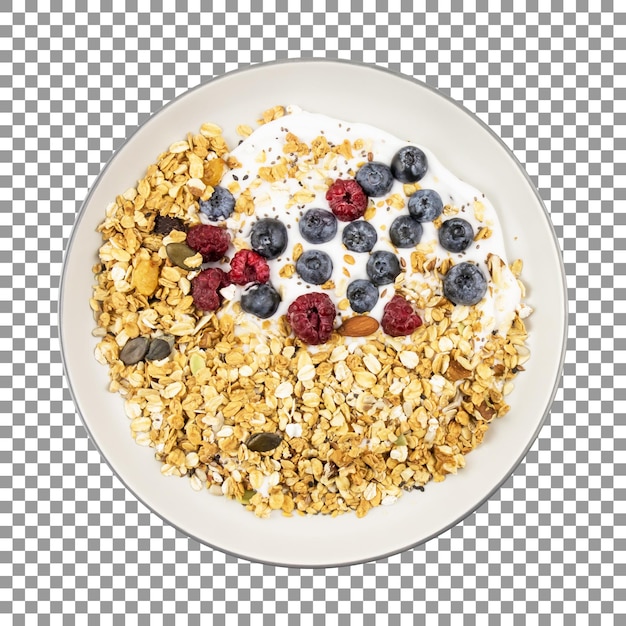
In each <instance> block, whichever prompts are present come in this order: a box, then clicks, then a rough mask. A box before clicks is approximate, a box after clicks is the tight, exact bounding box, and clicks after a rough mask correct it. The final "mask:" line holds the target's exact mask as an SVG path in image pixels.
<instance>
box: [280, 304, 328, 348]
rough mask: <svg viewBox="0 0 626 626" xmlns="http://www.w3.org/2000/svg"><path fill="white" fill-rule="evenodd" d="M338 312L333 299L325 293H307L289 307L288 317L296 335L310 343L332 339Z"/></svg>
mask: <svg viewBox="0 0 626 626" xmlns="http://www.w3.org/2000/svg"><path fill="white" fill-rule="evenodd" d="M336 314H337V311H336V310H335V305H334V304H333V301H332V300H331V299H330V298H329V297H328V296H327V295H326V294H325V293H306V294H304V295H303V296H299V297H298V298H296V299H295V300H294V301H293V302H292V303H291V304H290V305H289V308H288V309H287V319H288V320H289V324H291V328H292V329H293V332H294V333H295V335H296V337H298V338H299V339H302V341H304V342H305V343H308V344H310V345H317V344H320V343H324V342H326V341H328V340H329V339H330V335H331V333H332V332H333V322H334V321H335V315H336Z"/></svg>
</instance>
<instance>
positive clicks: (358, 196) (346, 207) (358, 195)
mask: <svg viewBox="0 0 626 626" xmlns="http://www.w3.org/2000/svg"><path fill="white" fill-rule="evenodd" d="M326 200H328V204H330V208H331V209H332V212H333V213H334V214H335V215H336V216H337V219H338V220H341V221H342V222H353V221H354V220H358V219H359V217H363V214H364V213H365V209H366V208H367V196H366V195H365V192H364V191H363V188H362V187H361V185H359V183H357V182H356V180H353V179H349V180H342V179H341V178H338V179H337V180H336V181H335V182H334V183H333V184H332V185H331V186H330V187H329V188H328V191H327V192H326Z"/></svg>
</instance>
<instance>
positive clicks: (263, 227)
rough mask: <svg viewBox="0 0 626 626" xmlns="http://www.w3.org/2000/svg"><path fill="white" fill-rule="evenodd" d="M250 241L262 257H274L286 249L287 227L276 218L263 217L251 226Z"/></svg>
mask: <svg viewBox="0 0 626 626" xmlns="http://www.w3.org/2000/svg"><path fill="white" fill-rule="evenodd" d="M250 243H251V244H252V249H253V250H254V251H255V252H258V253H259V254H260V255H261V256H262V257H265V258H266V259H276V258H277V257H279V256H280V255H281V254H282V253H283V252H284V251H285V250H286V249H287V229H286V228H285V225H284V224H283V223H282V222H280V221H278V220H276V219H273V218H271V217H267V218H264V219H262V220H259V221H258V222H256V223H255V224H254V226H253V227H252V230H251V231H250Z"/></svg>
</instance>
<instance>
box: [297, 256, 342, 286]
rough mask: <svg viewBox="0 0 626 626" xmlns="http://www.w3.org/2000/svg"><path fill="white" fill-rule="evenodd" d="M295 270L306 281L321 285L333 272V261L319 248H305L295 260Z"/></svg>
mask: <svg viewBox="0 0 626 626" xmlns="http://www.w3.org/2000/svg"><path fill="white" fill-rule="evenodd" d="M296 272H298V274H299V275H300V278H302V280H304V281H305V282H307V283H311V284H312V285H323V284H324V283H325V282H326V281H327V280H328V279H329V278H330V277H331V274H332V273H333V262H332V261H331V258H330V257H329V256H328V255H327V254H326V253H325V252H322V251H321V250H307V251H306V252H303V253H302V254H301V255H300V257H299V258H298V260H297V261H296Z"/></svg>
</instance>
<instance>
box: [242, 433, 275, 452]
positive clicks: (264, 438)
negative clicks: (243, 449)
mask: <svg viewBox="0 0 626 626" xmlns="http://www.w3.org/2000/svg"><path fill="white" fill-rule="evenodd" d="M282 440H283V438H282V437H281V436H280V435H277V434H276V433H254V434H253V435H250V438H249V439H248V441H247V442H246V446H248V449H249V450H252V451H253V452H269V451H270V450H273V449H274V448H277V447H278V446H279V445H280V442H281V441H282Z"/></svg>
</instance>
